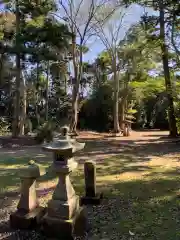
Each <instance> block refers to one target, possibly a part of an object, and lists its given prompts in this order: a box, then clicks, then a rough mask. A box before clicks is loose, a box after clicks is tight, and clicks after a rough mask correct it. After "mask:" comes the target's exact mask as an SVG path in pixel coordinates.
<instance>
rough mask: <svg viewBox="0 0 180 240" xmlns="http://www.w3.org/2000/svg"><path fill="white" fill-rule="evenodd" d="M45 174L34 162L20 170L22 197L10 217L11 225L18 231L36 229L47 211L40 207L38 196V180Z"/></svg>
mask: <svg viewBox="0 0 180 240" xmlns="http://www.w3.org/2000/svg"><path fill="white" fill-rule="evenodd" d="M43 174H44V171H42V169H40V168H39V166H38V165H37V164H35V162H34V161H30V162H29V164H28V166H26V167H24V168H23V169H20V171H19V177H20V178H21V196H20V200H19V203H18V206H17V211H16V212H15V213H13V214H11V215H10V225H11V227H12V228H17V229H32V228H35V227H36V226H37V225H38V224H39V221H40V219H41V218H42V216H43V215H44V214H45V209H44V208H43V207H40V206H39V202H38V199H37V196H36V179H37V178H38V177H40V176H41V175H43Z"/></svg>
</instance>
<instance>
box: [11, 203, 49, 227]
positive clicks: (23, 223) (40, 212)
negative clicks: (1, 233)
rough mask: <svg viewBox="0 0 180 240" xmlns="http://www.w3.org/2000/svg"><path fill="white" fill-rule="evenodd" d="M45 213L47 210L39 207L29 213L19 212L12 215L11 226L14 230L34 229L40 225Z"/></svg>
mask: <svg viewBox="0 0 180 240" xmlns="http://www.w3.org/2000/svg"><path fill="white" fill-rule="evenodd" d="M45 212H46V209H45V208H43V207H37V208H35V209H33V210H32V211H31V212H29V213H24V212H22V211H20V210H17V211H16V212H15V213H13V214H11V215H10V226H11V227H12V228H14V229H28V230H29V229H34V228H36V227H37V226H38V225H39V223H40V220H41V218H42V217H43V216H44V214H45Z"/></svg>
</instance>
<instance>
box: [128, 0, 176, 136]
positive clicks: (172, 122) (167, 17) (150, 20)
mask: <svg viewBox="0 0 180 240" xmlns="http://www.w3.org/2000/svg"><path fill="white" fill-rule="evenodd" d="M124 2H125V4H131V3H132V2H135V3H138V4H140V5H142V6H145V7H151V8H153V9H154V10H155V11H158V13H159V16H148V15H147V14H145V15H144V16H143V21H144V23H145V25H146V26H149V25H151V28H152V26H154V31H151V40H153V41H154V43H155V42H156V44H157V43H159V44H160V47H161V57H162V63H163V70H164V79H165V86H166V91H167V95H168V102H169V108H168V120H169V131H170V136H172V137H176V136H177V126H176V117H175V111H174V103H173V102H174V101H173V95H172V92H173V90H172V82H171V75H170V68H169V48H168V44H167V28H166V26H167V24H169V25H172V24H173V23H174V19H173V18H172V12H173V13H174V12H176V11H177V10H178V9H179V4H178V3H177V2H174V1H172V0H168V1H165V0H158V1H151V0H150V1H144V0H135V1H126V0H125V1H124ZM177 12H179V11H177ZM158 24H159V35H158V34H157V30H158V29H157V26H158ZM158 40H160V41H158Z"/></svg>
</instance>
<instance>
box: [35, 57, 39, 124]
mask: <svg viewBox="0 0 180 240" xmlns="http://www.w3.org/2000/svg"><path fill="white" fill-rule="evenodd" d="M36 74H37V76H36V81H37V83H38V82H39V61H38V62H37V66H36ZM38 104H39V89H37V88H36V91H35V113H36V120H37V124H38V126H39V124H40V117H39V112H38Z"/></svg>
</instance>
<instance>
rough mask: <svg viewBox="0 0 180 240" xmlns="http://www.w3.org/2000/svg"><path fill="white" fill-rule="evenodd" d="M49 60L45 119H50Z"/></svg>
mask: <svg viewBox="0 0 180 240" xmlns="http://www.w3.org/2000/svg"><path fill="white" fill-rule="evenodd" d="M48 100H49V61H48V63H47V79H46V107H45V119H46V121H48V104H49V101H48Z"/></svg>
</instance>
